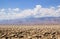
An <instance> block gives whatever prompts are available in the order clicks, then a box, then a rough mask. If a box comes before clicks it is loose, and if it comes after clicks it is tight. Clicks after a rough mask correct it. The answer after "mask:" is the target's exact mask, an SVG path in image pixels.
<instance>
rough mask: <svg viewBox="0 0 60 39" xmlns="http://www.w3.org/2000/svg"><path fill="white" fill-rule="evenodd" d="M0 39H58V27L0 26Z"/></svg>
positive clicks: (59, 28)
mask: <svg viewBox="0 0 60 39" xmlns="http://www.w3.org/2000/svg"><path fill="white" fill-rule="evenodd" d="M0 39H60V25H0Z"/></svg>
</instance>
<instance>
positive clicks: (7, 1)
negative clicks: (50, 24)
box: [0, 0, 60, 9]
mask: <svg viewBox="0 0 60 39" xmlns="http://www.w3.org/2000/svg"><path fill="white" fill-rule="evenodd" d="M35 5H42V6H43V7H50V6H54V7H56V6H57V5H60V0H0V8H22V9H26V8H33V7H34V6H35Z"/></svg>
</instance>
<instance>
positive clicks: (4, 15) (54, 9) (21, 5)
mask: <svg viewBox="0 0 60 39" xmlns="http://www.w3.org/2000/svg"><path fill="white" fill-rule="evenodd" d="M27 17H28V18H29V17H34V18H40V17H60V0H0V20H10V19H18V18H27Z"/></svg>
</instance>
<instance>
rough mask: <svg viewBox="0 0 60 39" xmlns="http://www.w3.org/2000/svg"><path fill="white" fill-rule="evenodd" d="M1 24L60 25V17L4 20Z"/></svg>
mask: <svg viewBox="0 0 60 39" xmlns="http://www.w3.org/2000/svg"><path fill="white" fill-rule="evenodd" d="M0 24H60V17H42V18H33V17H32V18H22V19H15V20H2V21H0Z"/></svg>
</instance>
